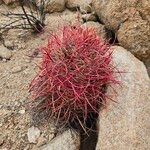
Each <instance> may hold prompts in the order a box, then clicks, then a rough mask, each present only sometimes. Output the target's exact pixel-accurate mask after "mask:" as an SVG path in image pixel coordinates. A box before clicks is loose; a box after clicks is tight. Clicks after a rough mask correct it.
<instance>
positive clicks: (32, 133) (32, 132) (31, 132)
mask: <svg viewBox="0 0 150 150" xmlns="http://www.w3.org/2000/svg"><path fill="white" fill-rule="evenodd" d="M27 135H28V141H29V142H30V143H36V142H37V140H38V138H39V136H40V130H39V129H38V128H36V127H34V126H32V127H31V128H29V129H28V133H27Z"/></svg>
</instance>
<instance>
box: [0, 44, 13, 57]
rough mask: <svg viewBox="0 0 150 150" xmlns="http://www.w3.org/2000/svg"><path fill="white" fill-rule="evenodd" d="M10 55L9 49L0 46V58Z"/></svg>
mask: <svg viewBox="0 0 150 150" xmlns="http://www.w3.org/2000/svg"><path fill="white" fill-rule="evenodd" d="M11 57H12V53H11V51H9V50H8V49H7V48H6V47H4V46H0V58H2V59H10V58H11Z"/></svg>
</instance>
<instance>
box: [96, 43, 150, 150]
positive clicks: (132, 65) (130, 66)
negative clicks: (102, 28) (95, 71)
mask: <svg viewBox="0 0 150 150" xmlns="http://www.w3.org/2000/svg"><path fill="white" fill-rule="evenodd" d="M113 48H114V49H115V51H114V54H113V61H114V63H115V64H116V66H117V69H119V70H120V71H125V72H124V73H122V74H121V75H120V74H118V79H119V80H120V81H121V86H120V85H118V86H117V87H115V91H116V92H117V94H116V93H114V91H113V90H112V89H108V95H109V96H110V95H111V96H112V99H114V100H115V101H117V103H114V102H111V103H110V105H109V106H108V109H107V110H108V111H107V112H105V111H102V112H101V114H100V122H99V138H98V143H97V148H96V149H97V150H128V149H137V150H144V149H145V150H146V149H149V147H150V145H149V131H150V130H149V119H148V118H149V113H150V79H149V77H148V74H147V71H146V68H145V66H144V64H143V63H142V62H140V61H139V60H138V59H137V58H135V57H134V56H133V55H132V54H131V53H130V52H127V51H126V50H125V49H124V48H122V47H118V46H114V47H113Z"/></svg>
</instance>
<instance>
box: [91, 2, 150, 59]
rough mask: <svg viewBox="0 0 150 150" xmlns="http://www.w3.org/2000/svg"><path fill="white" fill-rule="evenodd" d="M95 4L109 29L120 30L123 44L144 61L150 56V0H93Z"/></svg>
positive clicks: (120, 38) (120, 41)
mask: <svg viewBox="0 0 150 150" xmlns="http://www.w3.org/2000/svg"><path fill="white" fill-rule="evenodd" d="M93 6H94V9H95V11H96V13H97V15H98V16H99V18H100V20H101V21H102V22H103V23H104V24H105V26H106V27H107V28H108V29H111V30H114V31H117V30H119V31H118V32H117V38H118V41H119V43H120V45H121V46H123V47H125V48H126V49H128V50H129V51H131V52H132V53H133V54H134V55H135V56H136V57H138V58H139V59H140V60H142V61H145V60H146V59H148V58H150V23H149V21H150V20H149V18H150V17H149V16H150V11H148V10H150V1H148V0H143V1H138V0H134V1H132V0H129V1H122V0H107V1H104V0H93Z"/></svg>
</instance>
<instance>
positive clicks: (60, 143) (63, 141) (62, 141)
mask: <svg viewBox="0 0 150 150" xmlns="http://www.w3.org/2000/svg"><path fill="white" fill-rule="evenodd" d="M79 148H80V138H79V135H77V134H76V133H75V132H74V131H71V130H67V131H65V132H64V133H62V134H61V135H59V136H56V137H55V139H53V140H52V141H51V142H50V143H49V144H47V145H45V146H43V147H41V148H40V150H79Z"/></svg>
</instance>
